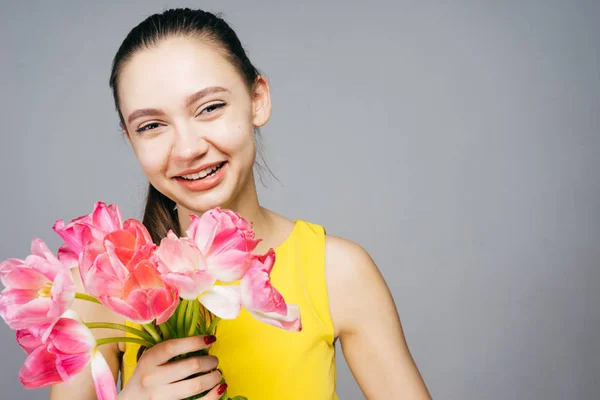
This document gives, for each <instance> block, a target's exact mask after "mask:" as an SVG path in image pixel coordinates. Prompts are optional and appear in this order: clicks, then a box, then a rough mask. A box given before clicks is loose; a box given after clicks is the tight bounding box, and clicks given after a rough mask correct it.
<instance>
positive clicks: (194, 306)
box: [187, 299, 200, 337]
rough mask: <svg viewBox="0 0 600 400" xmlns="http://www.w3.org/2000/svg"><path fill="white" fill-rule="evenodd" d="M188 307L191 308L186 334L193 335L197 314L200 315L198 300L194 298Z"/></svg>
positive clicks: (196, 323)
mask: <svg viewBox="0 0 600 400" xmlns="http://www.w3.org/2000/svg"><path fill="white" fill-rule="evenodd" d="M190 307H191V308H192V320H191V322H190V327H189V328H188V332H187V335H188V337H189V336H194V334H196V326H197V325H198V316H199V315H200V302H199V301H198V299H195V300H194V301H192V302H191V303H190Z"/></svg>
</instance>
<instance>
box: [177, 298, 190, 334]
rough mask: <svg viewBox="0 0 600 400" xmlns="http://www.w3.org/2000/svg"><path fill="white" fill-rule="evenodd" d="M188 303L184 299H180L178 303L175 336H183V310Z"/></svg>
mask: <svg viewBox="0 0 600 400" xmlns="http://www.w3.org/2000/svg"><path fill="white" fill-rule="evenodd" d="M187 305H188V301H187V300H185V299H181V302H180V303H179V310H178V311H177V337H180V338H182V337H185V336H184V332H183V329H184V328H183V327H184V324H185V311H186V308H187Z"/></svg>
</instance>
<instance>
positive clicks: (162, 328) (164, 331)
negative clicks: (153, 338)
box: [158, 322, 171, 340]
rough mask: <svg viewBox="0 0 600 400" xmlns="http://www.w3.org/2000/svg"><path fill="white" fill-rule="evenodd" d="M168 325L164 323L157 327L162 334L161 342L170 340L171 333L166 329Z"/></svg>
mask: <svg viewBox="0 0 600 400" xmlns="http://www.w3.org/2000/svg"><path fill="white" fill-rule="evenodd" d="M168 324H169V323H168V322H165V323H162V324H160V325H159V326H158V327H159V328H160V331H161V332H162V335H163V340H169V339H171V333H170V332H169V329H167V326H168Z"/></svg>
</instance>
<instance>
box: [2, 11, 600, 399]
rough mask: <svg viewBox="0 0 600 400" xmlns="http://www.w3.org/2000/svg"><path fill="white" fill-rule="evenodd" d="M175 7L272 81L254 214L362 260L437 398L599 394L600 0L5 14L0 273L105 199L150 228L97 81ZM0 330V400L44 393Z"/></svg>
mask: <svg viewBox="0 0 600 400" xmlns="http://www.w3.org/2000/svg"><path fill="white" fill-rule="evenodd" d="M50 3H53V5H51V4H50ZM59 4H60V5H59ZM167 5H168V6H180V5H189V6H200V7H204V8H207V9H209V10H212V11H223V12H224V13H225V18H226V20H228V21H229V22H230V23H231V25H233V27H234V29H236V30H237V33H238V34H239V36H240V37H241V39H242V41H243V43H244V44H245V46H246V47H247V49H248V51H249V53H250V57H251V59H252V60H253V62H254V63H255V64H256V65H257V66H258V67H259V68H260V69H262V70H263V71H264V72H265V73H266V76H267V77H268V78H269V79H270V82H271V85H272V95H273V103H274V110H273V117H272V120H271V121H270V122H269V124H268V125H267V126H266V127H265V128H264V129H263V135H264V138H265V141H264V146H265V150H266V158H267V161H268V163H269V165H270V167H271V168H272V169H273V171H274V172H275V174H276V175H277V176H278V178H279V179H280V180H281V184H279V183H277V181H275V180H273V179H267V182H266V183H267V185H268V187H267V188H261V189H260V195H261V199H262V202H263V203H264V204H265V205H266V206H267V207H270V208H273V209H275V210H276V211H278V212H280V213H282V214H284V215H287V216H289V217H291V218H302V219H307V220H310V221H313V222H317V223H320V224H323V225H325V226H326V228H327V229H328V231H329V233H331V234H335V235H340V236H343V237H346V238H349V239H352V240H354V241H357V242H359V243H360V244H362V245H363V246H364V247H365V248H366V249H367V250H368V251H369V252H370V253H371V254H372V256H373V257H374V259H375V261H376V262H377V263H378V265H379V267H380V268H381V270H382V272H383V274H384V276H385V278H386V280H387V282H388V284H389V286H390V287H391V290H392V292H393V294H394V298H395V300H396V303H397V305H398V308H399V311H400V315H401V318H402V321H403V324H404V329H405V333H406V337H407V340H408V343H409V346H410V349H411V351H412V354H413V356H414V358H415V359H416V362H417V364H418V366H419V368H420V370H421V372H422V374H423V376H424V379H425V381H426V383H427V385H428V387H429V389H430V391H431V393H432V395H433V397H434V398H437V399H513V398H514V399H517V398H518V399H598V398H600V379H599V378H600V376H599V375H600V345H599V344H598V333H599V328H600V291H599V290H598V289H599V286H600V261H599V259H600V239H599V237H600V210H599V208H600V175H599V173H598V171H599V170H600V139H599V136H600V134H599V128H600V53H599V48H600V43H599V41H600V23H599V22H598V21H599V20H600V7H599V2H597V1H596V2H592V1H560V2H558V1H541V0H540V1H525V2H517V1H514V2H512V1H510V2H471V1H454V2H441V1H440V2H434V3H432V2H408V1H406V2H387V3H386V2H383V1H373V0H371V1H369V2H367V3H366V4H365V3H364V2H352V1H335V2H324V1H311V2H309V1H302V2H299V1H294V2H290V1H270V2H269V1H259V0H254V1H235V2H224V1H197V2H175V1H173V2H165V1H150V0H143V1H135V2H127V3H126V4H121V2H117V1H112V2H104V1H102V2H100V1H61V2H42V1H40V2H32V1H18V2H17V1H14V2H4V3H3V4H2V7H1V12H0V46H1V47H0V50H1V52H0V54H1V60H2V61H1V63H0V68H1V74H0V110H1V111H0V112H1V122H2V124H1V129H2V136H1V137H2V145H1V147H0V166H1V169H0V171H1V172H0V173H1V179H2V200H1V201H2V207H0V219H1V221H2V223H3V229H2V233H1V235H2V237H1V239H2V240H1V242H0V258H1V259H4V258H8V257H24V256H26V255H27V254H28V250H29V243H30V240H31V238H32V237H33V236H38V237H40V238H42V239H44V240H45V241H47V243H49V245H50V246H51V248H52V249H54V250H55V249H56V248H57V247H58V245H59V240H58V238H57V237H56V236H55V235H54V233H53V232H52V230H51V226H52V224H53V223H54V221H55V220H56V219H58V218H65V219H70V218H74V217H76V216H79V215H82V214H86V213H88V212H89V211H90V210H91V206H92V205H93V203H94V202H95V201H97V200H103V201H106V202H109V203H118V204H119V205H120V207H121V209H122V212H123V214H124V215H125V216H127V217H140V216H141V213H140V212H141V205H142V197H143V194H144V189H145V187H146V186H145V181H144V177H143V175H142V173H141V171H140V169H139V167H138V164H137V161H136V159H135V158H134V156H133V153H132V152H131V150H130V148H129V147H128V145H127V142H126V141H125V140H123V138H122V137H121V136H120V133H119V131H118V129H117V116H116V114H115V112H114V110H113V105H112V100H111V97H110V92H109V88H108V74H109V69H110V62H111V60H112V57H113V55H114V53H115V51H116V50H117V47H118V46H119V44H120V42H121V40H122V39H123V38H124V36H125V34H126V33H127V32H128V31H129V29H131V28H132V27H133V26H134V25H135V24H137V23H138V22H139V21H141V20H142V19H143V18H145V17H146V16H148V15H149V14H151V13H154V12H158V11H161V10H162V9H163V8H164V7H165V6H167ZM365 323H368V320H365ZM0 338H1V339H2V340H3V344H2V345H1V346H0V355H1V359H2V365H1V368H2V372H1V373H0V388H1V391H0V397H1V398H2V399H44V398H47V390H36V391H27V390H25V389H23V388H22V387H21V386H20V383H19V381H18V379H17V373H18V370H19V368H20V366H21V364H22V362H23V360H24V358H25V355H24V353H23V352H22V350H21V349H20V348H19V347H18V345H17V344H16V343H15V341H14V334H13V332H12V331H10V330H9V329H8V328H7V327H6V326H5V325H4V324H3V323H0ZM338 365H339V378H338V379H339V385H338V391H339V394H340V398H341V399H360V398H362V395H361V394H360V391H359V389H358V387H357V385H356V384H355V383H354V381H353V380H352V378H351V375H350V372H349V370H348V369H347V367H346V365H345V362H344V359H343V357H341V353H340V356H339V357H338ZM381 384H382V385H385V382H381ZM284 397H285V396H284Z"/></svg>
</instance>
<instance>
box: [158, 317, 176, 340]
mask: <svg viewBox="0 0 600 400" xmlns="http://www.w3.org/2000/svg"><path fill="white" fill-rule="evenodd" d="M161 325H164V326H165V328H166V330H167V331H168V332H169V336H170V337H172V338H176V337H177V332H175V329H173V327H172V326H171V322H170V321H167V322H165V323H163V324H161Z"/></svg>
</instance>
